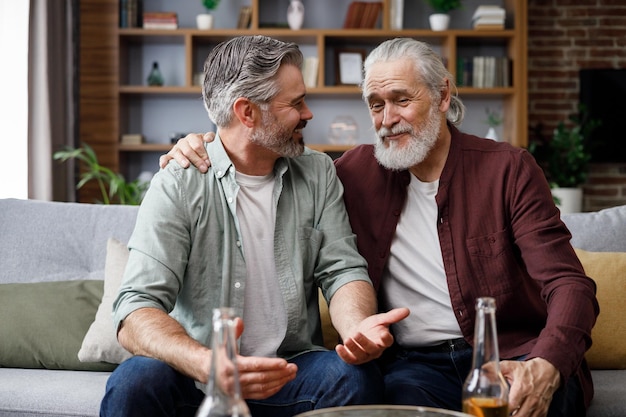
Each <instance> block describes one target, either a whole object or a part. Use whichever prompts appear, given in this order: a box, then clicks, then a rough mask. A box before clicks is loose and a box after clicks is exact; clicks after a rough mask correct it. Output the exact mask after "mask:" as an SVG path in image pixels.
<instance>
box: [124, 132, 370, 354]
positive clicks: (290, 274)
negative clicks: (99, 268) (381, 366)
mask: <svg viewBox="0 0 626 417" xmlns="http://www.w3.org/2000/svg"><path fill="white" fill-rule="evenodd" d="M206 149H207V152H208V155H209V158H210V160H211V163H212V166H211V167H210V168H209V172H208V173H207V174H201V173H200V172H199V171H198V170H196V169H182V168H181V167H180V166H178V165H177V164H176V163H170V164H169V165H168V166H167V168H165V169H164V170H161V171H160V172H159V173H158V174H157V175H155V177H154V178H153V180H152V183H151V185H150V188H149V190H148V192H147V193H146V196H145V198H144V200H143V203H142V205H141V207H140V209H139V214H138V217H137V224H136V226H135V230H134V232H133V235H132V237H131V239H130V242H129V248H130V257H129V260H128V265H127V268H126V271H125V274H124V279H123V282H122V285H121V287H120V292H119V294H118V297H117V299H116V301H115V303H114V307H113V310H114V322H115V325H116V326H117V327H119V324H120V322H121V321H122V320H123V319H124V318H125V317H126V316H127V315H128V314H130V313H131V312H133V311H134V310H137V309H139V308H144V307H153V308H158V309H161V310H163V311H165V312H167V313H170V314H171V316H172V317H174V318H175V319H176V320H177V321H178V322H180V323H181V324H182V325H183V327H184V328H185V329H186V330H187V332H188V333H189V335H190V336H191V337H193V338H194V339H196V340H198V341H199V342H200V343H203V344H206V345H208V344H209V341H210V337H211V311H212V309H213V308H216V307H220V306H231V307H234V308H235V309H236V311H237V312H238V314H239V315H242V314H243V307H244V303H245V299H244V293H245V285H246V262H245V256H244V255H245V254H244V253H243V244H242V236H241V231H240V229H239V222H238V219H237V215H236V202H237V192H238V190H239V186H238V185H237V183H236V181H235V167H234V165H233V164H232V162H231V160H230V158H229V157H228V155H227V153H226V151H225V149H224V147H223V145H222V143H221V141H220V140H219V138H216V140H215V141H213V142H211V143H209V144H207V145H206ZM274 174H275V178H276V182H275V187H274V204H276V228H275V232H274V262H275V264H276V273H277V275H278V282H279V286H280V288H281V292H282V297H283V301H284V305H285V313H286V315H287V332H286V335H285V338H284V340H283V341H282V344H281V346H280V347H279V349H278V352H277V355H278V356H281V357H291V356H293V355H296V354H299V353H302V352H305V351H309V350H320V349H323V348H322V346H323V341H322V334H321V325H320V318H319V309H318V289H317V288H318V287H320V288H321V289H322V291H323V294H324V296H325V298H326V299H327V300H330V298H331V297H332V296H333V294H334V293H335V291H336V290H337V289H338V288H340V287H341V286H343V285H345V284H346V283H348V282H351V281H356V280H361V281H368V282H369V278H368V275H367V269H366V267H367V265H366V263H365V261H364V259H363V258H362V257H361V256H360V255H359V253H358V251H357V249H356V238H355V236H354V234H353V233H352V230H351V228H350V224H349V222H348V218H347V215H346V211H345V207H344V203H343V187H342V185H341V182H340V181H339V180H338V179H337V176H336V174H335V169H334V166H333V163H332V161H331V159H330V158H329V157H328V156H327V155H325V154H322V153H319V152H315V151H311V150H309V149H306V150H305V152H304V154H303V155H302V156H300V157H297V158H292V159H286V158H280V159H278V160H277V162H276V165H275V167H274ZM251 215H254V214H253V213H252V214H251Z"/></svg>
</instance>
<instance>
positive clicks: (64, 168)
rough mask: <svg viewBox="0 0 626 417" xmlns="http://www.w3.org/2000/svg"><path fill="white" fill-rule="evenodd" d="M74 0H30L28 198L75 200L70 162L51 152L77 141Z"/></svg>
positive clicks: (75, 17) (72, 168)
mask: <svg viewBox="0 0 626 417" xmlns="http://www.w3.org/2000/svg"><path fill="white" fill-rule="evenodd" d="M77 4H78V0H55V1H49V0H30V22H29V53H28V68H29V75H28V90H29V97H28V160H29V163H28V167H29V169H28V171H29V172H28V197H29V198H31V199H37V200H56V201H74V199H75V195H76V194H75V191H74V185H75V182H74V181H75V180H74V166H73V164H72V163H65V164H60V163H59V162H58V161H53V159H52V154H53V153H54V152H56V151H57V150H59V149H61V148H62V147H63V146H65V145H70V146H75V145H76V139H75V138H76V136H77V135H76V118H75V114H76V103H77V100H76V99H75V98H76V94H77V88H76V86H77V85H78V83H77V80H78V75H77V74H76V68H77V65H76V60H77V50H78V48H77V46H76V45H77V42H78V39H77V38H78V36H77V33H78V24H77V18H78V16H77V13H78V7H77Z"/></svg>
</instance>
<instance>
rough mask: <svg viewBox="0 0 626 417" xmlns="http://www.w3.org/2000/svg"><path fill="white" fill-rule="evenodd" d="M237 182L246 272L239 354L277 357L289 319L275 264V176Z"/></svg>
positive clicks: (246, 177)
mask: <svg viewBox="0 0 626 417" xmlns="http://www.w3.org/2000/svg"><path fill="white" fill-rule="evenodd" d="M235 180H236V181H237V184H239V187H240V189H239V192H238V194H237V218H238V219H239V227H240V229H241V235H242V240H243V252H244V256H245V259H246V270H247V277H246V288H245V304H244V309H243V321H244V332H243V334H242V335H241V351H240V353H241V354H242V355H245V356H265V357H275V356H276V351H277V350H278V347H279V346H280V344H281V342H282V341H283V339H284V338H285V333H286V331H287V317H286V315H285V306H284V302H283V297H282V295H281V290H280V287H279V284H278V279H277V277H276V266H275V265H276V264H275V260H274V227H275V225H276V204H275V202H274V201H273V197H272V196H273V191H274V183H275V180H274V175H273V174H269V175H266V176H262V177H258V176H250V175H245V174H241V173H239V172H237V173H236V174H235Z"/></svg>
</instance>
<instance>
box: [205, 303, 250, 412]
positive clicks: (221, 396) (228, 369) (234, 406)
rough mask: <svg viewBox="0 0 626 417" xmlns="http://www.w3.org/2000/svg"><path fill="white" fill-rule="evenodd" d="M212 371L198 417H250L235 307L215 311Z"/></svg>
mask: <svg viewBox="0 0 626 417" xmlns="http://www.w3.org/2000/svg"><path fill="white" fill-rule="evenodd" d="M211 349H212V352H211V355H212V356H211V371H210V374H209V382H208V384H207V390H206V397H205V398H204V400H203V401H202V404H201V405H200V408H199V409H198V412H197V414H196V417H250V410H248V406H247V404H246V402H245V400H244V399H243V398H242V396H241V387H240V386H239V372H238V371H237V344H236V341H235V313H234V310H233V309H232V308H225V307H224V308H216V309H214V310H213V336H212V341H211Z"/></svg>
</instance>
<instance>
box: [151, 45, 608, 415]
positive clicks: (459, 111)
mask: <svg viewBox="0 0 626 417" xmlns="http://www.w3.org/2000/svg"><path fill="white" fill-rule="evenodd" d="M362 88H363V98H364V100H365V103H366V105H367V106H368V108H369V111H370V115H371V118H372V122H373V126H374V130H375V132H376V143H375V144H374V145H361V146H357V147H356V148H355V149H353V150H350V151H348V152H346V153H345V154H344V155H343V156H342V157H341V158H339V159H338V160H337V161H336V164H335V165H336V168H337V174H338V176H339V178H340V179H341V181H342V183H343V184H344V187H345V196H344V198H345V202H346V209H347V211H348V214H349V216H350V224H351V225H352V228H353V231H354V232H355V234H356V235H357V246H358V248H359V252H360V253H361V254H362V255H363V256H364V257H365V259H366V260H367V261H368V270H369V275H370V278H371V279H372V282H373V284H374V287H375V288H376V289H377V291H378V297H379V301H380V308H381V311H385V310H387V309H392V308H394V307H398V306H408V307H410V308H411V315H410V316H409V317H408V318H407V319H405V320H403V321H401V322H399V323H397V324H394V325H393V326H392V331H393V333H394V336H395V343H394V345H393V347H391V348H390V349H388V350H387V351H386V352H385V354H384V355H383V358H381V361H380V363H381V370H382V372H383V375H384V381H385V395H386V399H385V401H387V402H389V403H393V404H414V405H422V406H435V407H442V408H448V409H456V410H460V409H461V398H462V397H461V392H462V386H463V382H464V380H465V378H466V376H467V374H468V373H469V371H470V367H471V362H472V346H471V343H472V342H473V336H474V321H475V317H476V312H475V310H474V303H475V300H476V298H478V297H484V296H490V297H494V298H495V299H496V305H497V316H496V319H497V328H498V336H499V344H500V356H501V358H503V359H505V360H503V361H502V363H501V370H502V371H503V374H504V376H505V377H506V379H507V380H508V382H509V383H510V384H511V389H510V393H509V398H508V401H509V407H510V411H511V412H512V413H513V414H514V415H515V416H517V417H545V416H546V415H547V416H549V417H556V416H560V417H565V416H567V417H578V416H584V415H585V410H586V408H587V407H588V406H589V403H590V401H591V398H592V396H593V386H592V381H591V375H590V372H589V369H588V367H587V365H586V363H585V359H584V355H585V352H586V350H587V349H589V347H590V346H591V329H592V327H593V325H594V323H595V319H596V317H597V315H598V309H599V308H598V302H597V300H596V297H595V284H594V282H593V281H592V280H591V279H590V278H589V277H587V276H586V275H585V272H584V270H583V268H582V266H581V264H580V262H579V261H578V258H577V257H576V254H575V253H574V250H573V249H572V247H571V245H570V243H569V240H570V237H571V235H570V234H569V231H568V230H567V228H566V226H565V225H564V224H563V222H562V221H561V220H560V217H559V211H558V209H557V208H556V206H555V205H554V202H553V200H552V195H551V193H550V187H549V185H548V183H547V181H546V179H545V176H544V175H543V172H542V170H541V169H540V167H539V166H538V165H537V164H536V162H535V161H534V159H533V157H532V156H531V155H530V154H529V153H528V152H527V151H526V150H524V149H521V148H516V147H513V146H511V145H510V144H507V143H501V142H494V141H492V140H489V139H484V138H478V137H476V136H472V135H468V134H465V133H462V132H461V131H459V130H458V129H457V128H456V126H455V125H458V124H460V123H461V122H462V120H463V115H464V111H465V109H464V106H463V103H462V102H461V101H460V100H459V98H458V97H457V96H456V95H455V85H454V79H453V77H452V75H451V74H450V73H449V72H448V70H447V69H446V68H445V66H444V65H443V63H442V62H441V59H440V57H439V56H438V55H437V54H436V53H435V52H434V51H433V50H432V49H431V48H430V47H429V46H428V45H427V44H425V43H423V42H419V41H416V40H414V39H408V38H401V39H392V40H389V41H385V42H383V43H382V44H381V45H379V46H378V47H376V48H375V49H374V50H373V51H372V52H371V53H370V54H369V55H368V57H367V59H366V60H365V63H364V81H363V85H362ZM201 143H202V138H201V137H199V136H193V135H191V136H188V137H187V139H186V140H183V141H181V142H179V144H178V145H177V146H176V149H173V150H172V151H170V153H169V154H168V155H167V156H166V157H165V158H163V159H164V160H166V159H168V158H171V157H176V158H177V159H178V160H179V163H181V164H182V165H185V166H187V165H188V164H189V162H190V161H191V162H192V163H193V164H194V165H196V166H197V167H198V168H199V169H200V170H203V169H206V166H207V165H208V161H207V159H206V155H204V154H203V153H202V150H201V146H200V145H201ZM194 149H195V150H199V151H200V152H201V153H200V154H195V152H194ZM181 151H183V152H184V153H185V154H186V156H187V157H186V158H184V157H182V155H181ZM211 161H212V160H211Z"/></svg>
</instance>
